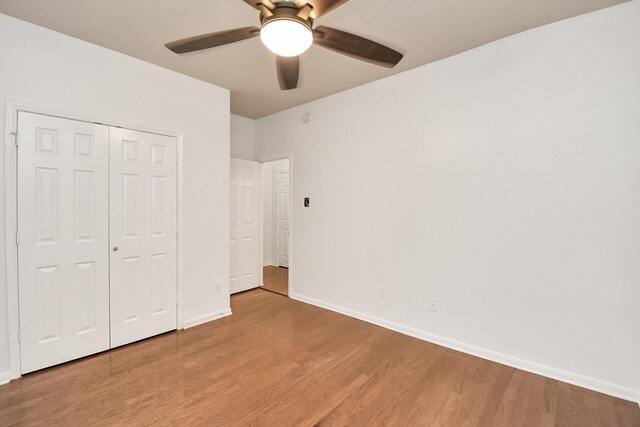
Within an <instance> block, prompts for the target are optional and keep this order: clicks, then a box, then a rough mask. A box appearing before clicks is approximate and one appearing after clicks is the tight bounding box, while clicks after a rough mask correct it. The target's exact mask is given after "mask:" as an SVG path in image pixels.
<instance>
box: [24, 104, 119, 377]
mask: <svg viewBox="0 0 640 427" xmlns="http://www.w3.org/2000/svg"><path fill="white" fill-rule="evenodd" d="M18 137H19V146H18V238H19V245H18V274H19V285H18V287H19V301H20V302H19V304H20V335H21V343H20V350H21V351H20V354H21V370H22V373H27V372H31V371H35V370H37V369H42V368H46V367H48V366H52V365H56V364H59V363H63V362H66V361H69V360H73V359H77V358H80V357H84V356H87V355H89V354H93V353H97V352H100V351H103V350H106V349H108V348H109V235H108V231H109V219H108V215H109V207H108V197H109V192H108V183H109V180H108V173H109V172H108V165H109V163H108V161H109V157H108V156H109V154H108V128H107V127H106V126H102V125H96V124H93V123H87V122H81V121H75V120H68V119H61V118H57V117H51V116H45V115H40V114H32V113H26V112H20V113H18Z"/></svg>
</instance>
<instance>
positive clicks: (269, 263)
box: [262, 261, 278, 267]
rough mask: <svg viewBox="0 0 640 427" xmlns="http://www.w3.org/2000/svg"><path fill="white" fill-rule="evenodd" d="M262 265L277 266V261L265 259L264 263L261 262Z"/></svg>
mask: <svg viewBox="0 0 640 427" xmlns="http://www.w3.org/2000/svg"><path fill="white" fill-rule="evenodd" d="M262 266H263V267H277V266H278V263H277V262H275V261H267V262H265V263H264V264H262Z"/></svg>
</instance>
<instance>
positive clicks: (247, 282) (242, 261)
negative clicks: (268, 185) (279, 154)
mask: <svg viewBox="0 0 640 427" xmlns="http://www.w3.org/2000/svg"><path fill="white" fill-rule="evenodd" d="M259 177H260V164H259V163H258V162H251V161H249V160H240V159H231V188H230V193H229V194H230V200H229V206H230V211H229V222H230V226H231V230H230V236H231V241H230V242H229V251H230V260H231V265H230V270H231V277H230V281H229V287H230V289H231V293H232V294H233V293H236V292H242V291H246V290H247V289H252V288H257V287H258V286H260V269H261V268H262V262H261V260H260V235H259V232H260V193H259V190H260V187H259V184H260V178H259Z"/></svg>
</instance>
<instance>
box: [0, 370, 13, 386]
mask: <svg viewBox="0 0 640 427" xmlns="http://www.w3.org/2000/svg"><path fill="white" fill-rule="evenodd" d="M11 380H12V378H11V371H5V372H1V373H0V385H5V384H9V381H11Z"/></svg>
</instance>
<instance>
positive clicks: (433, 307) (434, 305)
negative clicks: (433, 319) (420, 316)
mask: <svg viewBox="0 0 640 427" xmlns="http://www.w3.org/2000/svg"><path fill="white" fill-rule="evenodd" d="M429 311H433V312H436V311H438V301H437V300H436V299H435V298H431V299H430V300H429Z"/></svg>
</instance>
